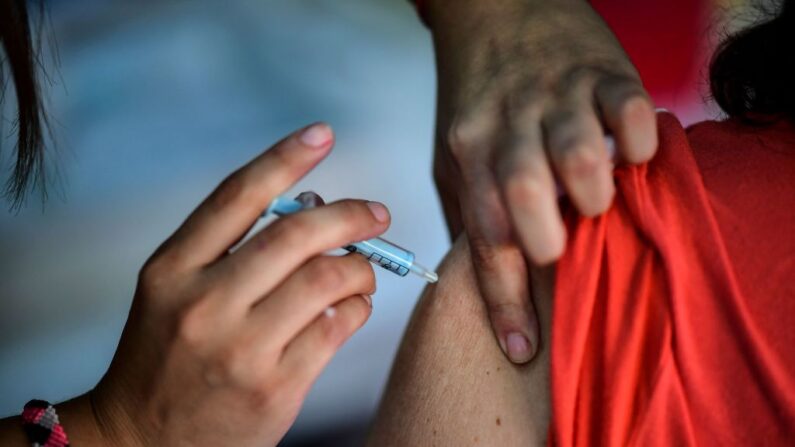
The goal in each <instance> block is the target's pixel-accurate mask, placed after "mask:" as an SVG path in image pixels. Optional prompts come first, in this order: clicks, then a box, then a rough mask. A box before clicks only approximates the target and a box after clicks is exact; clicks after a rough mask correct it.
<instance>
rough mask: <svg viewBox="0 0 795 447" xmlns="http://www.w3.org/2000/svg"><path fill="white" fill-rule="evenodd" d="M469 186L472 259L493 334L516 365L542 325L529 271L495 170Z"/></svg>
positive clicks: (529, 353)
mask: <svg viewBox="0 0 795 447" xmlns="http://www.w3.org/2000/svg"><path fill="white" fill-rule="evenodd" d="M479 177H480V179H481V183H479V184H474V185H473V186H474V187H473V188H467V189H468V190H467V191H466V194H465V197H466V198H465V199H464V205H463V216H464V221H465V226H466V234H467V239H468V242H469V245H470V249H471V253H472V263H473V265H474V267H475V273H476V276H477V280H478V285H479V287H480V291H481V293H482V295H483V300H484V302H485V304H486V309H487V310H488V314H489V320H490V321H491V326H492V329H493V330H494V335H495V336H496V337H497V340H498V342H499V345H500V348H501V349H502V351H503V352H504V353H505V355H506V356H507V357H508V358H509V359H510V360H511V361H512V362H514V363H525V362H527V361H529V360H530V359H532V358H533V356H534V355H535V352H536V349H537V346H538V324H537V321H536V315H535V309H534V308H533V303H532V300H531V299H530V291H529V288H528V279H527V276H528V270H527V264H526V262H525V258H524V255H523V253H522V249H521V248H520V247H519V246H518V245H517V244H516V241H514V238H513V231H512V230H511V224H510V218H509V216H508V213H507V212H506V210H505V208H504V206H503V205H502V202H501V200H500V194H499V191H498V190H497V186H496V182H495V181H494V179H493V177H492V175H491V173H488V174H485V173H483V174H482V175H480V176H479Z"/></svg>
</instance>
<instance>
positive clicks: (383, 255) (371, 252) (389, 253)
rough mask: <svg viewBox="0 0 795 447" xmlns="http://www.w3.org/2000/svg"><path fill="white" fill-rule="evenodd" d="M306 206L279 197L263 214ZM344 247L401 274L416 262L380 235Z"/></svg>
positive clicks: (406, 252) (409, 254)
mask: <svg viewBox="0 0 795 447" xmlns="http://www.w3.org/2000/svg"><path fill="white" fill-rule="evenodd" d="M304 208H305V206H304V204H303V203H301V202H299V201H297V200H293V199H288V198H286V197H277V198H276V199H274V200H273V202H271V205H270V206H269V207H268V209H267V210H266V211H265V212H264V213H262V215H263V216H266V215H267V214H270V213H273V214H276V215H278V216H286V215H288V214H293V213H297V212H298V211H301V210H302V209H304ZM344 248H345V250H348V251H349V252H351V253H360V254H362V255H364V257H366V258H367V259H368V260H369V261H370V262H372V263H373V264H377V265H380V266H381V267H382V268H384V269H386V270H389V271H390V272H392V273H395V274H397V275H400V276H406V275H408V273H409V272H410V271H411V266H412V265H413V264H414V253H412V252H410V251H408V250H406V249H405V248H402V247H400V246H398V245H396V244H393V243H392V242H389V241H387V240H386V239H381V238H380V237H377V238H373V239H369V240H366V241H361V242H355V243H353V244H350V245H348V246H346V247H344Z"/></svg>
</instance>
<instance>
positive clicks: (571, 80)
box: [560, 65, 602, 93]
mask: <svg viewBox="0 0 795 447" xmlns="http://www.w3.org/2000/svg"><path fill="white" fill-rule="evenodd" d="M601 74H602V70H601V69H599V68H596V67H594V66H592V65H577V66H574V67H571V68H570V69H569V70H568V71H567V72H566V74H565V75H564V76H563V78H562V82H561V84H560V86H561V87H562V90H561V91H562V93H568V92H571V91H581V90H582V89H583V88H588V87H592V86H593V85H594V84H595V83H596V81H597V79H598V78H599V76H600V75H601Z"/></svg>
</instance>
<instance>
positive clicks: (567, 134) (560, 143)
mask: <svg viewBox="0 0 795 447" xmlns="http://www.w3.org/2000/svg"><path fill="white" fill-rule="evenodd" d="M544 127H545V128H546V130H547V134H548V135H549V137H548V143H549V146H550V149H552V150H553V151H567V150H571V149H572V148H574V147H576V146H577V145H578V144H579V143H580V141H581V139H582V134H583V130H584V129H583V125H582V120H581V119H580V118H579V117H578V113H577V111H576V110H574V109H573V108H569V107H567V108H561V109H557V110H555V111H553V112H552V113H550V114H549V115H547V116H546V117H545V118H544Z"/></svg>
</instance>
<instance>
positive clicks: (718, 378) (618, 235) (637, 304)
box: [550, 114, 795, 446]
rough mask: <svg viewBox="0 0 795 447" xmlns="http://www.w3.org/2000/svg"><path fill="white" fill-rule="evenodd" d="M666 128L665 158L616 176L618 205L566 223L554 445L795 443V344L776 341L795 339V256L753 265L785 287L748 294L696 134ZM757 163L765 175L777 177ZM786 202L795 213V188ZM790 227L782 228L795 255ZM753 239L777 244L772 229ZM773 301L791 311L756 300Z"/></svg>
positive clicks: (668, 123)
mask: <svg viewBox="0 0 795 447" xmlns="http://www.w3.org/2000/svg"><path fill="white" fill-rule="evenodd" d="M658 119H659V123H658V124H659V132H660V141H661V146H660V152H659V154H658V156H657V157H656V158H655V159H654V160H653V161H652V162H651V163H650V164H648V165H642V166H637V167H623V168H621V169H619V170H617V172H616V181H617V196H616V200H615V202H614V205H613V207H612V208H611V210H610V211H609V212H608V213H607V214H606V215H604V216H602V217H600V218H597V219H584V218H579V217H576V216H574V214H572V215H571V216H570V227H569V230H570V235H571V236H570V240H569V246H568V249H567V252H566V254H565V255H564V257H563V259H562V260H561V261H560V263H559V264H558V276H557V282H556V292H555V303H554V313H553V323H552V406H553V418H552V419H553V422H552V426H551V428H550V443H551V444H553V445H566V446H568V445H642V446H649V445H652V446H653V445H666V446H668V445H692V444H707V445H713V444H715V445H761V444H764V445H771V444H774V445H785V444H789V445H791V444H792V441H795V344H789V345H788V346H782V344H781V343H778V344H772V343H771V342H770V340H771V338H774V337H781V336H782V334H788V335H789V336H790V337H791V336H792V334H793V330H794V329H793V325H792V322H791V321H792V318H793V317H792V315H793V313H792V312H791V311H795V307H793V304H794V303H795V296H791V292H790V291H791V290H792V288H791V286H788V285H786V284H785V283H784V281H785V279H784V278H789V280H788V281H787V282H791V279H792V278H794V277H795V264H794V263H793V262H792V256H793V255H795V253H793V251H790V252H789V253H790V254H789V258H787V257H786V256H785V255H780V256H785V257H784V258H783V259H775V260H768V261H769V262H768V263H766V264H763V265H762V266H758V267H756V268H754V269H752V270H759V269H767V268H771V266H778V267H777V268H778V269H779V272H778V275H776V276H775V278H778V281H781V282H782V283H781V284H778V286H780V287H776V285H773V286H770V287H765V288H764V289H763V290H764V292H762V291H761V290H762V289H760V290H756V289H751V290H749V288H747V287H745V288H743V287H741V286H740V284H741V283H742V282H743V281H741V278H744V277H745V276H746V274H747V273H749V272H746V271H741V272H739V275H738V272H737V271H736V266H737V265H740V264H742V263H741V262H738V256H740V257H742V256H744V255H743V254H742V253H739V252H738V253H734V252H733V253H730V250H729V246H730V245H732V244H733V242H732V244H728V245H727V243H726V240H725V239H724V237H725V230H724V233H722V232H721V229H722V226H721V225H720V224H719V222H718V220H717V219H716V216H715V213H714V211H713V208H712V207H713V206H714V204H715V203H716V202H715V200H714V197H713V196H714V193H713V191H711V190H708V189H707V188H706V187H705V184H704V179H703V177H702V173H701V172H700V170H699V165H698V163H697V161H696V158H695V157H694V152H693V150H692V149H691V146H690V142H689V141H688V135H687V134H686V133H685V131H684V129H682V127H681V125H680V124H679V122H678V121H677V120H676V119H675V118H674V117H673V116H672V115H669V114H660V115H659V118H658ZM712 141H714V139H713V140H712ZM756 145H757V146H759V142H757V143H756ZM746 149H747V151H748V152H747V154H748V155H747V157H749V158H757V157H755V155H754V154H755V152H754V150H753V149H754V148H753V146H750V147H747V148H746ZM788 149H789V150H790V151H789V152H790V153H791V152H792V151H791V150H792V147H790V148H788ZM779 161H780V160H779ZM792 161H793V158H792V157H791V156H790V157H789V158H787V163H789V166H790V167H793V166H795V164H793V163H792ZM758 168H759V169H760V170H759V171H758V172H757V173H756V174H757V175H759V176H764V175H765V173H766V172H779V173H780V172H781V171H780V170H779V171H775V170H774V169H769V168H771V166H759V167H758ZM730 172H731V170H726V169H719V170H715V171H713V172H711V174H710V175H711V176H712V177H715V176H720V175H723V174H721V173H730ZM765 188H766V186H765V184H764V182H757V186H754V187H751V188H747V189H746V190H745V192H744V194H745V195H746V197H756V199H757V200H759V199H760V198H763V197H764V196H765V194H766V193H769V192H770V191H766V190H765ZM785 194H789V196H788V198H785V199H783V200H784V202H783V203H789V204H790V205H794V206H795V190H793V189H792V188H791V187H790V188H789V189H788V190H787V191H786V192H785ZM728 203H729V204H730V205H731V203H733V201H731V200H730V201H729V202H728ZM781 203H782V202H771V204H769V205H766V206H768V207H775V206H780V205H781ZM764 208H765V207H764V206H763V207H762V208H761V209H759V211H762V212H764V211H765V210H764ZM789 209H790V210H792V209H794V208H793V207H790V208H789ZM778 215H779V216H781V214H780V213H779V214H778ZM735 217H737V216H736V215H735ZM721 223H724V222H721ZM785 223H786V222H778V225H783V224H785ZM791 229H792V227H790V232H789V236H786V235H784V233H783V232H781V231H778V232H776V233H775V234H776V235H777V236H776V237H780V238H781V239H780V240H778V241H777V243H779V244H783V245H784V246H785V247H790V249H792V248H793V247H795V243H793V240H795V238H794V237H793V236H792V231H791ZM746 230H747V231H751V232H753V233H752V234H750V236H756V237H758V238H763V239H764V238H768V239H769V238H770V237H771V235H770V234H766V229H765V228H764V227H748V228H746ZM745 236H749V235H748V234H746V235H745ZM730 237H731V238H733V239H736V238H738V237H742V234H740V233H734V234H732V235H731V236H730ZM781 253H786V249H785V250H783V251H782V252H781ZM782 262H783V264H781V263H782ZM782 272H783V274H781V273H782ZM771 293H772V294H774V295H777V297H776V300H777V301H778V302H780V303H787V304H782V306H783V307H778V308H776V307H763V306H757V305H755V303H758V302H760V300H765V299H768V298H769V297H767V296H760V294H771ZM788 294H790V296H788ZM776 300H774V301H776ZM762 322H764V324H762Z"/></svg>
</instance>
